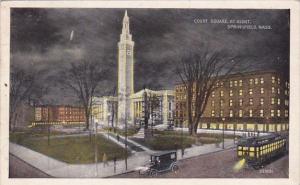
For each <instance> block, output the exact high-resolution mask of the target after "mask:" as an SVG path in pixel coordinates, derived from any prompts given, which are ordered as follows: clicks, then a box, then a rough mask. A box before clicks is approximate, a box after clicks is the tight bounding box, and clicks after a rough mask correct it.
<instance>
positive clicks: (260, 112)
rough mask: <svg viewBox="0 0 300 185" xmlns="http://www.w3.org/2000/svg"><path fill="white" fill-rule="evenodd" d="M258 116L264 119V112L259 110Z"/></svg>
mask: <svg viewBox="0 0 300 185" xmlns="http://www.w3.org/2000/svg"><path fill="white" fill-rule="evenodd" d="M259 115H260V117H264V110H263V109H261V110H260V111H259Z"/></svg>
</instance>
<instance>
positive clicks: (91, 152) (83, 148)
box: [10, 134, 130, 164]
mask: <svg viewBox="0 0 300 185" xmlns="http://www.w3.org/2000/svg"><path fill="white" fill-rule="evenodd" d="M25 136H26V135H21V134H20V135H16V134H12V135H11V136H10V141H12V142H15V143H17V144H20V145H23V146H25V147H28V148H30V149H32V150H34V151H37V152H40V153H43V154H45V155H48V156H50V157H52V158H55V159H57V160H60V161H64V162H67V163H72V164H86V163H93V162H94V160H95V137H94V136H93V137H92V142H90V140H89V136H78V137H65V138H51V140H50V146H48V140H47V139H43V138H39V137H32V136H31V137H25ZM97 147H98V162H100V161H102V158H103V154H104V153H106V156H107V159H108V160H113V158H114V157H116V158H117V159H123V158H125V155H128V156H129V155H130V153H129V151H127V152H125V150H124V149H123V148H122V147H120V146H118V145H116V144H115V143H113V142H111V141H109V140H107V139H106V138H104V137H102V136H99V135H98V136H97Z"/></svg>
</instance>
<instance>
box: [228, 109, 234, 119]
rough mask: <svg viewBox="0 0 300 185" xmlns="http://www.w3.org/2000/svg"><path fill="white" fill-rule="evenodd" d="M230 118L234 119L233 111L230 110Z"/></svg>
mask: <svg viewBox="0 0 300 185" xmlns="http://www.w3.org/2000/svg"><path fill="white" fill-rule="evenodd" d="M229 117H231V118H232V117H233V110H229Z"/></svg>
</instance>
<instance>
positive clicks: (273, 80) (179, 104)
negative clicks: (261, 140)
mask: <svg viewBox="0 0 300 185" xmlns="http://www.w3.org/2000/svg"><path fill="white" fill-rule="evenodd" d="M221 79H222V78H221ZM215 86H216V90H215V91H213V92H212V93H211V95H210V97H209V99H208V103H207V106H206V107H205V110H204V113H203V116H202V119H201V123H200V124H199V127H200V128H204V129H223V125H224V129H227V130H240V131H260V132H277V131H283V130H288V126H289V125H288V120H289V82H288V81H286V80H284V79H283V78H282V76H281V75H280V74H278V73H276V72H275V71H255V72H247V73H242V74H232V75H230V76H228V77H227V78H226V80H225V79H224V80H221V81H219V82H217V84H215ZM186 96H187V95H186V93H185V88H184V86H183V85H181V84H179V85H177V86H176V87H175V103H176V108H175V124H177V125H180V124H184V125H185V126H186V124H187V112H186V106H185V105H186Z"/></svg>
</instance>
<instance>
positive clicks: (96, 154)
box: [91, 115, 98, 177]
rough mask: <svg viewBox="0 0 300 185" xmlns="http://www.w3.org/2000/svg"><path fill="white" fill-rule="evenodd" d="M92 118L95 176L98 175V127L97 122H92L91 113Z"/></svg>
mask: <svg viewBox="0 0 300 185" xmlns="http://www.w3.org/2000/svg"><path fill="white" fill-rule="evenodd" d="M91 118H92V120H91V121H92V125H94V126H95V146H94V147H95V167H96V172H95V176H96V177H97V176H98V145H97V127H98V124H97V123H98V122H94V119H93V118H94V117H93V115H91Z"/></svg>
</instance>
